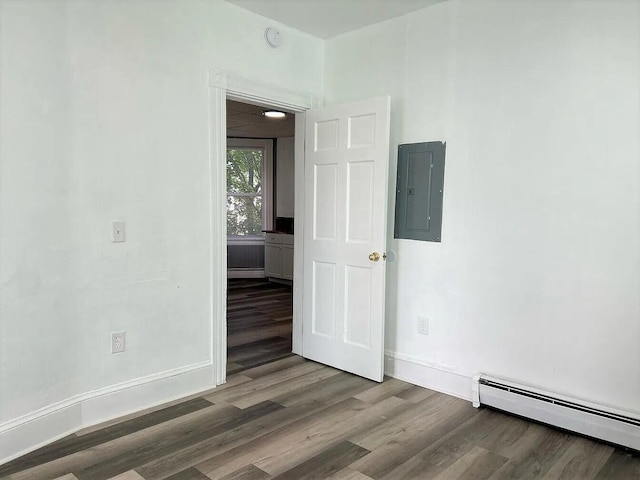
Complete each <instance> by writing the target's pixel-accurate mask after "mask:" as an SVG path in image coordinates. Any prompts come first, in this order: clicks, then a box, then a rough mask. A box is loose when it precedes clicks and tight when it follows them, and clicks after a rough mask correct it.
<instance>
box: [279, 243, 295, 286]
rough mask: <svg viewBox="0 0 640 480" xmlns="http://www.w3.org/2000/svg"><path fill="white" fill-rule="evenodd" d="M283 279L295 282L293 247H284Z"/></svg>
mask: <svg viewBox="0 0 640 480" xmlns="http://www.w3.org/2000/svg"><path fill="white" fill-rule="evenodd" d="M281 254H282V278H286V279H287V280H293V247H289V246H285V245H283V246H282V250H281Z"/></svg>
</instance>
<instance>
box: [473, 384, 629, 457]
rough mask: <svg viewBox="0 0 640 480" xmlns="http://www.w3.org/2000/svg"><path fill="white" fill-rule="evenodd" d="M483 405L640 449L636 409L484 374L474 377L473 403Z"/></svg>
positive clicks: (476, 405) (475, 405) (477, 405)
mask: <svg viewBox="0 0 640 480" xmlns="http://www.w3.org/2000/svg"><path fill="white" fill-rule="evenodd" d="M480 405H487V406H490V407H494V408H497V409H499V410H504V411H505V412H509V413H513V414H515V415H520V416H522V417H526V418H531V419H533V420H537V421H539V422H542V423H546V424H549V425H555V426H556V427H560V428H564V429H566V430H570V431H573V432H577V433H581V434H583V435H587V436H589V437H594V438H598V439H601V440H604V441H607V442H611V443H615V444H617V445H622V446H625V447H629V448H633V449H635V450H640V415H636V414H633V413H629V412H623V411H617V410H615V409H612V408H609V407H603V406H601V405H595V404H591V403H589V402H585V401H583V400H577V399H572V398H569V397H565V396H562V395H558V394H554V393H551V392H546V391H543V390H540V389H537V388H533V387H529V386H526V385H520V384H517V383H514V382H511V381H508V380H502V379H499V378H495V377H490V376H488V375H483V374H480V375H476V376H474V377H473V406H474V407H479V406H480Z"/></svg>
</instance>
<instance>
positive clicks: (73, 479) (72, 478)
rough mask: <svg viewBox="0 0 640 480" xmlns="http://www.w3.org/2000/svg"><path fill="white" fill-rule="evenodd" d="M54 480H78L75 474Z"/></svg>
mask: <svg viewBox="0 0 640 480" xmlns="http://www.w3.org/2000/svg"><path fill="white" fill-rule="evenodd" d="M53 480H78V479H77V478H76V476H75V475H74V474H73V473H67V474H66V475H63V476H61V477H57V478H54V479H53Z"/></svg>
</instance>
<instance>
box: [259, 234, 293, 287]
mask: <svg viewBox="0 0 640 480" xmlns="http://www.w3.org/2000/svg"><path fill="white" fill-rule="evenodd" d="M264 274H265V276H266V277H270V278H279V279H283V280H293V235H287V234H284V233H267V234H266V236H265V239H264Z"/></svg>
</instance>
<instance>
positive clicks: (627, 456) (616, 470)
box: [596, 450, 640, 480]
mask: <svg viewBox="0 0 640 480" xmlns="http://www.w3.org/2000/svg"><path fill="white" fill-rule="evenodd" d="M639 478H640V452H624V451H622V450H615V451H614V452H613V453H611V456H610V457H609V458H608V459H607V462H606V463H605V464H604V465H603V466H602V469H601V470H600V471H599V472H598V475H597V476H596V480H627V479H636V480H637V479H639Z"/></svg>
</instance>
